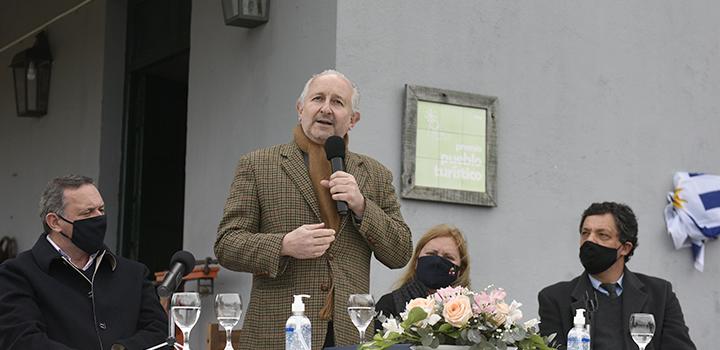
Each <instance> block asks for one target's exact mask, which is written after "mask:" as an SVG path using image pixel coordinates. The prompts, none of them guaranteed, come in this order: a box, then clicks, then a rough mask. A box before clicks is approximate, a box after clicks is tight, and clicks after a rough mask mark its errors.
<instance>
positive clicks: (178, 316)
mask: <svg viewBox="0 0 720 350" xmlns="http://www.w3.org/2000/svg"><path fill="white" fill-rule="evenodd" d="M170 305H172V307H171V310H172V314H173V317H174V318H175V324H176V325H177V326H178V327H180V330H181V331H182V332H183V350H190V330H192V328H193V327H194V326H195V323H197V321H198V318H200V294H198V293H175V294H173V296H172V300H171V304H170Z"/></svg>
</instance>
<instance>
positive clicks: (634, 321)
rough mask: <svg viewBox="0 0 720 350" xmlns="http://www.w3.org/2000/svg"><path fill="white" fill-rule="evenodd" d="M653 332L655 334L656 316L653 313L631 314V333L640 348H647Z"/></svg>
mask: <svg viewBox="0 0 720 350" xmlns="http://www.w3.org/2000/svg"><path fill="white" fill-rule="evenodd" d="M653 334H655V317H654V316H653V315H652V314H641V313H637V314H632V315H630V335H631V336H632V338H633V341H635V344H637V346H638V348H639V349H640V350H645V347H646V346H647V345H648V343H650V340H652V337H653Z"/></svg>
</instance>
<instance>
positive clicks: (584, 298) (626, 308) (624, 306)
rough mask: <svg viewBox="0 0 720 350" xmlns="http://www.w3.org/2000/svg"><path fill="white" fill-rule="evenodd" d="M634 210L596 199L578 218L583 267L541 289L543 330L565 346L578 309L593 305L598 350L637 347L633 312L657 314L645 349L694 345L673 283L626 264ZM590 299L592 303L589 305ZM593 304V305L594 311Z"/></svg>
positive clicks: (592, 321) (633, 229) (594, 340)
mask: <svg viewBox="0 0 720 350" xmlns="http://www.w3.org/2000/svg"><path fill="white" fill-rule="evenodd" d="M637 230H638V225H637V220H636V219H635V214H634V213H633V211H632V209H630V207H628V206H627V205H624V204H618V203H614V202H604V203H593V204H592V205H590V207H589V208H587V209H586V210H585V212H584V213H583V215H582V219H581V220H580V262H581V263H582V265H583V267H585V272H584V273H583V274H582V275H580V276H578V277H576V278H575V279H573V280H572V281H566V282H560V283H557V284H554V285H552V286H549V287H546V288H545V289H543V290H542V291H540V293H539V294H538V302H539V306H540V310H539V315H540V321H541V323H540V333H541V334H542V335H550V334H553V333H556V334H557V335H556V337H555V339H556V344H558V345H560V348H561V349H564V348H565V344H566V342H567V334H568V331H569V330H570V329H571V328H572V327H573V316H574V315H575V310H576V309H590V316H591V319H590V325H591V327H590V332H591V336H590V339H591V342H592V347H593V349H594V350H606V349H613V350H617V349H626V350H630V349H637V345H635V343H634V342H633V340H632V338H631V337H630V331H629V328H628V323H629V319H630V314H632V313H637V312H642V313H650V314H653V315H654V316H655V335H654V336H653V338H652V341H651V342H650V344H649V345H648V347H647V349H648V350H650V349H653V350H661V349H683V350H687V349H695V345H694V344H693V342H692V340H690V336H689V334H688V328H687V327H686V326H685V320H684V319H683V313H682V309H681V308H680V303H679V302H678V299H677V297H676V296H675V293H674V292H673V291H672V286H671V285H670V282H668V281H665V280H663V279H660V278H656V277H651V276H647V275H643V274H639V273H633V272H631V271H630V270H628V268H627V267H626V266H625V264H626V262H627V261H628V260H630V256H632V254H633V251H634V250H635V247H637ZM591 304H592V305H591ZM593 309H594V310H593Z"/></svg>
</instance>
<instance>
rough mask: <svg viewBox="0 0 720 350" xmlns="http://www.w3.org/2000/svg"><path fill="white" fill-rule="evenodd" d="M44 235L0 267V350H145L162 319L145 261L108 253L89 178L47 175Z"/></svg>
mask: <svg viewBox="0 0 720 350" xmlns="http://www.w3.org/2000/svg"><path fill="white" fill-rule="evenodd" d="M40 216H41V217H42V223H43V228H44V229H45V232H44V233H43V234H42V235H41V236H40V238H38V240H37V243H35V246H33V248H32V249H31V250H28V251H25V252H23V253H21V254H20V255H18V256H17V258H15V259H10V260H7V261H5V262H4V263H3V264H2V265H0V349H10V350H13V349H17V350H32V349H63V350H65V349H67V350H69V349H87V350H90V349H93V350H94V349H113V350H116V349H136V350H141V349H147V348H148V347H151V346H153V345H156V344H159V343H161V342H163V341H164V340H165V338H166V337H167V316H166V315H165V312H164V311H163V309H162V306H160V302H159V301H158V297H157V294H156V293H155V288H154V287H153V284H152V282H150V281H149V280H148V279H147V275H148V269H147V268H146V267H145V265H143V264H140V263H138V262H135V261H131V260H127V259H124V258H123V257H120V256H116V255H115V254H113V253H112V252H110V251H109V250H108V249H107V247H106V246H105V245H104V244H103V240H104V238H105V228H106V222H107V221H106V217H105V204H104V203H103V199H102V197H101V196H100V193H99V192H98V190H97V188H96V187H95V185H94V184H93V181H92V179H90V178H88V177H85V176H77V175H69V176H64V177H59V178H56V179H53V180H52V181H50V183H48V186H47V188H46V189H45V191H44V192H43V194H42V197H41V199H40Z"/></svg>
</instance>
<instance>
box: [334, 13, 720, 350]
mask: <svg viewBox="0 0 720 350" xmlns="http://www.w3.org/2000/svg"><path fill="white" fill-rule="evenodd" d="M718 9H720V7H718V5H717V3H715V2H710V1H703V2H693V3H687V2H683V3H678V2H673V1H660V2H652V4H651V3H648V2H641V3H637V2H636V3H627V2H624V1H610V2H603V3H602V4H595V3H589V2H576V1H558V2H553V3H552V5H549V4H548V3H547V2H533V1H520V2H508V1H459V2H452V3H449V2H438V1H407V0H405V1H392V2H388V1H363V2H357V1H340V2H339V5H338V32H337V38H338V48H337V66H338V69H339V70H340V71H343V72H345V73H347V74H348V75H349V76H351V77H352V78H354V79H355V81H356V82H357V83H358V85H359V86H360V88H361V91H362V93H363V106H362V108H363V111H362V112H363V118H362V120H361V123H360V124H359V126H358V127H357V128H355V129H354V130H353V138H352V140H353V142H352V143H351V147H352V148H353V149H354V150H355V151H360V152H363V153H367V154H370V155H373V156H374V157H376V158H377V159H378V160H380V161H381V162H382V163H384V164H385V165H387V166H389V167H390V168H391V169H392V171H393V173H394V174H395V176H396V181H395V183H396V186H397V185H399V182H398V181H397V177H398V176H399V174H400V172H401V143H400V135H401V130H402V129H401V127H402V113H403V104H402V103H403V97H404V90H403V85H404V84H406V83H409V84H418V85H426V86H432V87H438V88H445V89H452V90H460V91H466V92H473V93H478V94H485V95H494V96H497V97H498V98H499V107H498V113H497V118H498V119H497V125H498V127H497V128H498V132H497V135H498V137H497V139H498V200H497V202H498V206H497V207H496V208H479V207H471V206H461V205H451V204H441V203H432V202H421V201H412V200H403V201H402V205H403V208H402V210H403V214H404V215H405V220H406V221H407V222H408V224H409V225H410V227H411V228H412V230H413V235H414V237H415V241H416V240H417V238H418V237H419V236H420V235H421V234H422V233H423V232H424V231H425V230H426V229H428V228H429V227H430V226H432V225H434V224H436V223H440V222H449V223H453V224H455V225H457V226H458V227H460V228H461V229H462V230H463V231H464V232H465V234H466V236H467V238H468V241H469V245H470V252H471V261H472V264H471V266H472V281H473V286H474V287H475V288H477V289H482V288H484V287H485V286H487V285H488V284H490V283H494V284H496V285H499V286H502V287H504V288H506V289H507V290H508V292H509V295H510V297H513V298H516V299H518V300H519V301H521V302H523V303H524V312H525V314H526V317H534V316H535V315H537V301H536V294H537V292H538V291H539V290H540V289H541V288H542V287H544V286H546V285H549V284H551V283H554V282H556V281H559V280H566V279H570V278H572V277H574V276H575V275H577V274H579V273H580V272H581V270H582V267H581V265H580V263H579V260H578V258H577V253H578V251H577V248H578V239H579V236H578V234H577V229H578V220H579V216H580V214H581V213H582V211H583V210H584V209H585V208H586V207H587V206H588V205H589V203H590V202H593V201H603V200H611V201H621V202H625V203H627V204H629V205H630V206H631V207H632V208H633V209H634V210H635V212H636V214H637V216H638V218H639V222H640V236H639V248H638V250H637V251H636V253H635V256H634V257H633V258H632V261H630V263H629V268H630V269H633V270H635V271H639V272H644V273H648V274H651V275H656V276H659V277H662V278H666V279H668V280H670V281H672V282H673V285H674V288H675V291H676V293H677V294H678V297H679V298H680V301H681V304H682V306H683V311H684V313H685V317H686V321H687V324H688V325H689V327H690V334H691V336H692V337H693V339H694V340H695V342H696V344H697V345H698V348H699V349H710V348H713V344H714V337H712V336H711V335H712V334H713V331H712V330H713V329H715V327H716V323H717V320H718V319H720V284H718V283H717V281H718V280H719V279H720V243H717V242H710V243H709V244H708V246H707V253H706V254H707V255H706V261H705V264H706V265H705V266H706V271H705V272H704V273H699V272H697V271H694V270H693V268H692V261H691V254H690V252H689V251H688V250H684V251H674V250H673V248H672V244H671V241H670V238H669V237H668V235H667V233H666V230H665V224H664V219H663V208H664V206H665V205H666V201H665V196H666V194H667V192H668V191H670V190H671V189H672V175H673V173H674V172H676V171H683V170H689V171H704V172H709V173H715V174H720V163H718V155H717V150H718V149H720V138H718V131H720V119H719V118H718V111H719V107H718V104H717V96H718V95H720V63H719V62H718V60H717V57H718V54H719V53H720V52H719V47H720V40H719V39H718V35H717V34H718V33H719V32H720V24H719V22H718V21H717V19H716V16H714V15H713V13H716V12H717V10H718ZM398 275H399V272H389V271H388V270H387V269H386V268H384V267H380V265H379V264H376V265H375V266H374V269H373V277H372V291H373V292H374V294H375V295H382V294H384V293H386V292H388V291H389V286H390V285H391V284H392V283H393V282H394V281H395V280H396V278H397V277H398Z"/></svg>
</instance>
